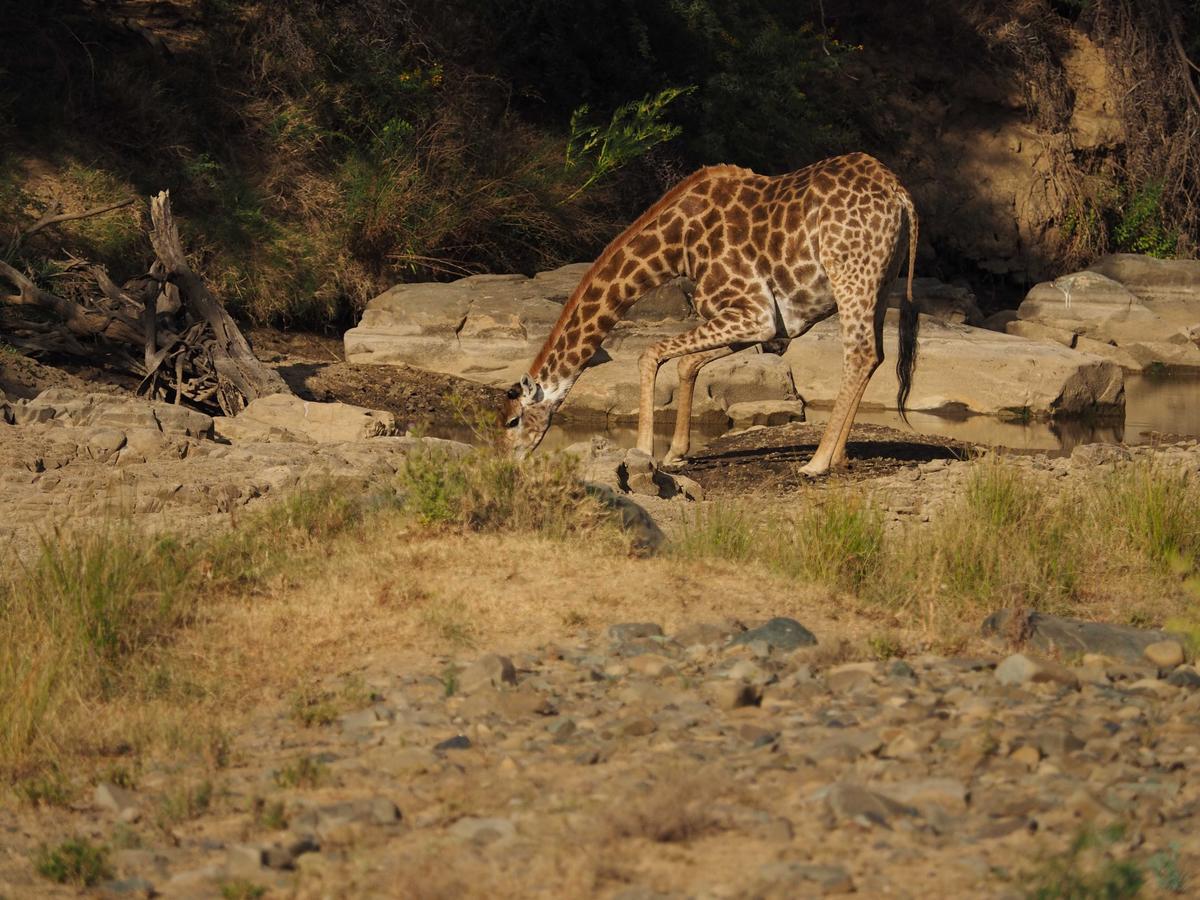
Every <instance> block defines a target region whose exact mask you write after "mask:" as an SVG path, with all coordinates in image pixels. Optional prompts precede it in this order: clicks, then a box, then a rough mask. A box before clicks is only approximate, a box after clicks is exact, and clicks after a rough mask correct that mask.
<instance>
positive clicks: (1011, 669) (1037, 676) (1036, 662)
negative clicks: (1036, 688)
mask: <svg viewBox="0 0 1200 900" xmlns="http://www.w3.org/2000/svg"><path fill="white" fill-rule="evenodd" d="M995 676H996V680H997V681H999V682H1000V683H1001V684H1007V685H1025V684H1047V683H1054V684H1060V685H1062V686H1063V687H1069V688H1073V689H1074V690H1079V679H1078V678H1076V677H1075V675H1074V673H1072V672H1071V671H1070V670H1068V669H1065V668H1063V667H1062V666H1060V665H1058V664H1056V663H1052V662H1050V661H1049V660H1044V659H1035V658H1033V657H1030V656H1026V655H1025V654H1024V653H1014V654H1013V655H1012V656H1010V657H1008V658H1007V659H1005V660H1004V661H1003V662H1002V663H1000V665H998V666H996V672H995Z"/></svg>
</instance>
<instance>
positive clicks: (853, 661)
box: [0, 333, 1200, 900]
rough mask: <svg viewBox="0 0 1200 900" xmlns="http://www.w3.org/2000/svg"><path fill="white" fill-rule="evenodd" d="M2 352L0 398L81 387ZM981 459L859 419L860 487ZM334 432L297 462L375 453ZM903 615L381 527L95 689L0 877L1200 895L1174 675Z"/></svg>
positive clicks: (898, 491) (943, 479) (1199, 678)
mask: <svg viewBox="0 0 1200 900" xmlns="http://www.w3.org/2000/svg"><path fill="white" fill-rule="evenodd" d="M255 338H256V346H257V348H258V350H259V353H260V355H262V356H263V357H264V358H265V359H267V360H269V361H272V362H274V363H275V364H277V365H279V366H280V368H281V370H282V371H284V372H285V374H286V375H288V377H289V380H290V381H291V383H292V384H293V386H294V387H295V388H296V389H297V390H298V391H307V392H308V393H309V394H310V396H311V397H312V398H313V399H322V400H323V399H338V400H345V401H347V402H353V403H358V404H362V405H367V406H373V407H377V408H384V409H390V410H393V411H395V412H397V413H398V414H399V415H400V416H401V417H402V419H404V420H405V421H418V420H419V419H420V418H421V417H426V416H427V417H430V418H431V419H433V420H435V421H436V420H437V419H438V417H441V416H444V415H446V414H447V413H448V412H450V410H451V407H450V405H449V404H448V402H447V399H446V398H447V395H448V393H449V392H450V391H451V390H453V389H455V388H456V387H457V386H456V385H452V384H450V383H449V379H443V378H439V377H434V376H428V375H424V374H420V373H412V372H409V371H405V370H392V369H382V368H375V367H371V368H369V369H367V368H366V367H351V366H347V365H345V364H344V363H342V362H341V361H340V360H339V359H338V354H337V344H336V342H330V341H323V340H320V339H311V338H306V339H295V338H288V337H284V336H269V335H264V334H262V333H260V334H256V335H255ZM322 354H324V358H323V356H322ZM0 363H2V365H0V387H3V389H4V390H5V391H6V392H8V393H9V394H10V396H16V395H17V394H16V393H15V392H16V391H17V390H18V389H19V388H20V386H21V385H22V384H24V385H25V387H24V388H23V389H25V390H29V389H32V388H33V387H36V384H31V382H36V381H37V379H38V378H40V377H43V378H47V379H57V384H58V386H60V387H65V388H68V389H70V388H78V387H80V386H86V387H87V388H88V389H90V390H95V389H96V387H95V379H94V378H92V379H89V380H88V381H86V382H85V381H82V380H80V379H78V378H77V377H74V376H65V375H61V374H50V373H46V372H40V370H39V369H37V368H36V367H32V366H30V365H29V364H28V363H26V362H23V361H19V360H15V359H11V358H4V359H0ZM39 373H40V374H39ZM22 379H23V380H22ZM107 389H108V388H106V390H107ZM113 390H117V388H113ZM474 399H477V400H480V401H488V400H489V399H492V398H491V397H490V396H489V392H485V391H478V392H477V394H476V396H475V398H474ZM19 427H21V426H12V428H13V429H17V428H19ZM0 434H4V435H6V437H5V438H4V440H5V441H12V440H15V439H16V438H15V437H14V436H13V435H14V432H12V431H8V430H5V429H0ZM816 437H817V431H816V430H815V429H812V428H809V427H805V426H788V427H785V428H776V429H767V430H763V431H752V432H748V433H744V434H742V435H738V436H730V437H727V438H724V439H721V440H719V441H717V442H714V443H713V444H712V445H711V446H710V447H709V448H707V450H706V451H705V452H704V453H702V454H700V455H699V456H698V457H697V459H696V460H694V461H693V462H692V463H691V464H690V466H689V467H688V468H687V470H686V472H687V474H689V475H690V476H691V477H692V478H694V479H696V480H697V481H700V482H701V483H702V484H703V485H704V487H705V488H706V492H707V493H709V494H710V495H712V496H717V497H720V496H736V495H746V494H747V493H750V494H757V495H758V496H761V497H764V498H767V497H771V496H776V495H779V494H786V492H787V491H788V490H790V489H791V488H792V487H793V481H792V479H793V478H794V476H793V474H792V470H793V469H794V466H795V462H796V461H797V460H798V459H800V458H803V456H804V454H805V453H806V452H807V451H808V448H810V447H812V446H814V445H815V442H816ZM380 440H387V439H380ZM265 446H268V447H270V446H271V445H265ZM966 449H967V448H964V447H961V446H958V445H954V444H952V443H949V442H946V441H942V440H937V439H933V440H924V439H918V440H913V439H912V438H910V437H906V436H901V435H898V434H897V433H895V432H888V431H887V430H886V429H861V430H858V431H856V432H855V441H854V443H853V444H852V446H851V455H852V457H853V458H854V459H855V460H856V465H855V467H854V469H852V473H851V475H850V476H849V480H854V479H859V480H862V479H866V480H868V481H870V482H871V484H873V485H875V486H877V487H878V489H879V492H880V495H881V496H882V497H883V498H884V502H885V503H886V505H887V507H888V508H889V510H891V512H892V513H893V515H898V516H912V515H916V516H926V515H930V514H934V513H935V510H934V509H933V507H930V506H927V505H924V500H923V499H922V498H926V499H927V498H928V495H929V493H930V491H931V490H932V491H934V492H935V493H939V494H945V493H948V492H951V491H953V490H954V486H955V485H956V484H958V483H959V480H961V477H962V472H963V468H962V467H963V466H966V465H969V463H962V462H958V460H957V458H958V457H960V456H962V455H963V454H964V453H965V452H966ZM233 450H235V451H236V450H237V448H236V447H235V448H233ZM191 452H193V451H191V450H189V451H188V452H186V453H184V454H183V455H182V456H181V457H180V458H179V459H177V460H175V463H174V464H175V465H179V464H187V463H189V462H191V463H192V471H195V472H201V473H203V472H210V475H211V477H212V478H219V477H225V478H228V477H230V476H229V475H228V470H229V468H230V467H231V466H234V465H235V464H236V465H241V466H244V467H246V468H245V471H246V472H252V471H256V467H257V468H261V467H262V466H263V465H264V462H263V460H262V458H260V457H255V456H252V455H251V456H248V457H245V458H244V459H243V458H241V457H238V458H237V459H232V460H231V459H224V458H222V457H221V456H220V455H219V454H218V455H217V456H216V457H214V458H212V459H210V460H209V461H208V462H204V460H205V459H206V457H205V455H204V453H200V452H199V451H196V454H197V455H196V457H195V458H194V459H193V460H189V454H190V453H191ZM306 452H311V453H312V454H318V453H319V451H317V450H311V451H306ZM338 452H339V453H340V454H341V455H340V456H338V457H337V458H336V460H333V459H332V458H326V457H320V458H319V459H318V457H317V456H314V457H313V462H312V466H315V469H314V471H318V472H319V471H326V472H327V471H328V469H329V467H330V466H331V465H341V466H345V467H349V468H351V469H352V468H353V467H355V466H360V467H366V468H364V469H363V471H366V472H368V473H369V472H371V471H375V472H378V473H383V472H385V471H386V470H388V469H389V467H390V468H392V469H394V463H393V462H388V461H387V460H384V461H382V462H381V461H380V459H377V458H376V457H370V459H368V458H367V457H364V456H362V455H361V454H360V455H359V456H355V455H354V453H352V452H350V451H348V450H345V449H343V450H340V451H338ZM355 452H358V451H355ZM364 452H365V451H364ZM1180 452H1181V453H1194V448H1189V449H1187V450H1186V451H1183V450H1181V451H1180ZM1189 458H1190V457H1189ZM389 459H390V457H389ZM239 460H240V461H239ZM322 460H324V462H322ZM364 460H367V461H366V462H364ZM371 460H374V461H373V462H371ZM110 463H111V461H109V460H108V459H107V458H103V459H96V458H94V457H92V456H90V455H87V454H76V455H75V456H73V457H71V458H70V459H69V460H67V462H66V464H65V469H66V471H67V472H68V473H69V471H70V468H71V466H76V467H80V468H82V467H86V466H102V465H109V464H110ZM318 463H320V465H318ZM114 465H115V464H114ZM138 465H146V466H152V465H153V463H152V462H146V463H144V464H143V463H139V464H138ZM280 465H282V463H281V464H280ZM371 465H375V466H376V469H374V470H372V469H370V466H371ZM1031 465H1037V466H1040V467H1041V468H1042V469H1043V470H1044V471H1045V474H1046V477H1047V478H1048V479H1053V478H1057V477H1060V476H1061V477H1068V476H1069V475H1070V474H1071V471H1072V461H1069V460H1040V461H1036V462H1035V463H1031ZM322 466H324V468H323V469H322ZM1075 468H1076V469H1078V466H1076V467H1075ZM222 470H224V472H223V474H222ZM238 471H242V470H238ZM303 471H308V469H304V470H303ZM37 475H38V473H32V474H31V475H30V477H31V478H33V479H36V477H37ZM60 475H61V473H60ZM1076 475H1078V476H1079V477H1084V476H1083V475H1080V473H1079V472H1078V471H1077V472H1076ZM144 477H147V478H148V477H150V474H146V475H145V476H144ZM201 477H209V476H204V475H202V476H201ZM238 477H242V476H240V475H239V476H238ZM298 477H299V476H298ZM956 479H959V480H956ZM60 481H61V477H60ZM301 482H302V478H301V480H300V481H288V482H287V483H286V484H283V485H281V486H282V487H287V486H288V485H291V484H295V483H301ZM268 486H269V485H268ZM191 487H192V488H193V492H195V489H196V487H197V486H196V485H192V486H191ZM266 495H267V496H270V494H269V492H267V493H266ZM671 502H672V503H674V504H675V506H676V507H679V508H682V506H683V505H684V501H671ZM661 503H662V504H666V503H667V501H661ZM151 506H153V504H151ZM911 612H912V613H913V615H911V616H909V615H907V614H906V615H904V616H901V615H898V614H896V613H894V612H887V611H885V610H882V609H878V608H876V609H871V608H863V607H861V606H855V605H852V604H846V603H845V602H844V598H842V597H840V596H839V595H837V594H836V593H833V592H830V591H828V590H825V589H818V588H815V587H805V586H799V587H798V586H797V582H796V581H794V580H790V579H785V578H782V577H780V576H778V575H775V574H772V573H770V572H769V571H767V570H765V569H762V568H758V567H755V566H745V565H736V564H732V563H721V562H694V561H687V560H682V559H676V558H671V557H669V556H667V557H660V558H649V559H641V558H635V557H631V556H628V555H620V554H614V552H613V551H612V549H611V548H609V547H606V546H603V545H601V544H600V543H597V544H596V545H592V544H591V543H589V542H575V543H567V544H564V543H563V542H559V541H551V540H547V539H542V538H537V537H530V536H514V535H476V534H443V535H432V536H431V535H429V534H428V533H423V532H420V531H413V530H411V529H409V528H408V527H407V526H405V525H403V524H402V523H390V524H388V525H387V527H386V528H382V529H381V530H380V532H379V533H377V534H373V535H371V536H370V538H369V539H367V540H364V541H361V542H360V543H357V544H354V543H349V542H347V541H340V542H338V543H337V544H336V546H331V547H321V548H314V554H313V560H312V561H311V564H310V565H308V566H307V567H305V568H304V569H303V570H302V571H299V572H297V573H295V574H294V576H293V577H290V578H289V577H284V578H281V579H280V580H279V582H278V583H277V584H271V585H269V586H267V587H266V588H264V589H263V590H262V591H261V592H260V593H259V594H257V595H256V596H255V597H253V598H247V600H246V601H245V602H242V603H238V604H233V605H230V604H225V605H223V606H221V607H220V609H219V610H217V611H214V612H213V613H212V614H211V615H210V616H208V617H207V618H203V617H202V621H200V622H198V623H197V624H196V626H195V627H194V628H192V629H190V630H189V631H188V632H187V633H186V634H185V636H184V637H183V638H182V639H181V640H182V644H181V646H180V647H178V648H177V652H178V654H179V655H180V657H182V658H185V659H187V660H188V661H189V663H188V664H189V667H190V671H191V675H190V676H189V677H190V678H191V681H190V682H189V684H191V685H192V687H191V688H189V689H188V690H187V691H185V692H184V693H183V694H182V695H181V696H186V697H187V698H188V699H187V702H182V701H180V702H178V703H176V704H174V705H173V704H171V703H166V702H159V703H157V704H150V705H147V706H146V707H145V708H137V709H126V708H122V707H121V705H120V704H119V703H100V704H99V705H98V706H97V708H96V710H95V718H94V731H95V744H96V750H95V753H96V758H95V759H82V760H80V761H79V762H78V764H77V766H76V769H75V770H72V771H69V772H67V773H66V775H67V777H68V779H69V780H71V782H72V785H73V789H72V791H71V793H70V794H69V797H68V798H67V799H66V800H65V801H64V802H61V803H59V804H50V805H41V806H38V805H32V804H30V803H29V802H27V801H20V800H17V799H15V798H12V797H9V796H5V798H4V800H3V801H2V802H0V897H4V898H24V897H37V896H77V895H78V894H79V892H80V888H79V887H78V886H75V885H71V884H56V883H54V882H52V881H50V880H47V879H46V878H45V877H42V876H40V875H39V874H37V872H36V871H35V866H34V863H33V860H34V859H36V858H37V857H38V853H39V848H41V847H49V848H53V847H56V846H58V845H59V844H60V842H62V841H64V840H67V839H71V838H75V837H78V838H82V839H85V840H86V841H88V842H89V843H90V844H91V845H92V846H97V847H103V848H105V857H104V859H105V864H104V866H103V867H102V869H101V870H98V872H97V879H96V884H95V885H93V886H91V887H89V888H88V889H87V891H89V892H93V893H99V894H100V895H105V896H119V897H136V896H166V897H234V898H237V897H247V898H248V897H260V896H266V897H314V898H316V897H404V898H410V897H411V898H452V897H455V898H456V897H484V896H486V897H489V898H496V897H548V898H549V897H553V898H561V897H591V896H597V897H605V898H621V900H650V898H685V897H686V898H691V897H695V898H785V897H787V898H791V897H817V896H844V895H857V896H863V897H926V898H927V897H1022V896H1028V895H1032V894H1033V892H1035V891H1036V890H1038V889H1047V890H1051V889H1055V890H1060V891H1065V890H1066V889H1068V888H1070V889H1073V890H1075V893H1045V894H1042V895H1040V896H1078V897H1085V896H1086V897H1090V896H1112V897H1121V896H1134V893H1112V892H1111V891H1110V893H1101V891H1102V890H1104V889H1111V888H1112V886H1113V885H1119V884H1121V883H1122V879H1123V878H1124V879H1126V881H1128V878H1129V877H1132V876H1129V873H1130V872H1133V871H1136V872H1138V873H1139V875H1140V877H1141V878H1142V879H1143V880H1144V881H1145V886H1144V887H1143V889H1142V893H1141V894H1140V896H1151V897H1154V896H1164V897H1165V896H1175V895H1178V896H1185V895H1188V894H1189V893H1191V892H1192V891H1193V890H1194V889H1195V885H1196V884H1197V883H1200V881H1198V879H1200V829H1197V828H1196V823H1197V817H1198V816H1200V778H1198V777H1197V775H1196V774H1195V766H1193V765H1192V761H1193V760H1194V758H1195V756H1196V753H1197V747H1198V738H1197V735H1198V734H1200V688H1198V687H1197V685H1200V674H1197V673H1196V670H1195V669H1194V668H1192V667H1190V666H1186V665H1184V666H1180V665H1178V664H1177V663H1178V661H1177V660H1168V659H1163V660H1161V661H1160V662H1157V663H1155V662H1151V661H1150V660H1148V659H1146V658H1144V657H1142V656H1141V655H1139V654H1137V653H1135V654H1134V655H1133V656H1132V657H1131V658H1114V657H1112V656H1107V657H1105V656H1088V655H1083V654H1079V653H1076V654H1074V655H1072V656H1071V657H1070V658H1069V659H1065V660H1063V661H1064V662H1066V663H1070V666H1069V667H1067V666H1064V665H1060V664H1055V663H1036V664H1035V663H1031V662H1029V661H1028V660H1027V659H1025V658H1024V657H1012V658H1009V650H1008V649H1006V648H1005V647H1003V646H1000V645H995V646H993V645H990V644H988V643H985V642H984V641H983V640H981V639H973V640H970V641H967V642H965V643H964V644H963V645H962V649H961V651H960V652H959V655H946V654H944V653H943V654H937V653H931V652H927V651H922V649H921V648H922V647H928V646H929V642H928V640H927V637H928V636H927V635H923V634H922V626H921V623H920V617H919V615H918V614H917V613H918V611H915V610H914V611H911ZM780 617H784V618H785V619H787V620H788V621H779V618H780ZM771 620H776V621H774V622H773V623H772V622H771ZM801 624H802V626H803V627H801ZM759 628H765V630H749V631H747V629H759ZM810 632H811V634H810ZM814 638H815V641H816V643H815V644H813V639H814ZM896 652H900V653H904V654H906V658H905V659H896V658H890V659H889V658H888V657H891V656H893V655H894V653H896ZM152 736H154V737H153V739H152ZM143 747H145V748H147V749H144V750H143V749H140V748H143ZM1080 885H1082V888H1081V887H1080ZM1089 885H1090V886H1089Z"/></svg>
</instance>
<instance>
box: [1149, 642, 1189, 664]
mask: <svg viewBox="0 0 1200 900" xmlns="http://www.w3.org/2000/svg"><path fill="white" fill-rule="evenodd" d="M1142 655H1143V656H1144V657H1146V659H1148V660H1149V661H1150V662H1151V663H1152V664H1154V665H1155V666H1157V667H1158V668H1159V669H1160V670H1163V669H1174V668H1175V667H1176V666H1181V665H1183V659H1184V656H1183V645H1182V644H1180V643H1179V641H1155V642H1154V643H1153V644H1147V645H1146V647H1145V649H1144V650H1142Z"/></svg>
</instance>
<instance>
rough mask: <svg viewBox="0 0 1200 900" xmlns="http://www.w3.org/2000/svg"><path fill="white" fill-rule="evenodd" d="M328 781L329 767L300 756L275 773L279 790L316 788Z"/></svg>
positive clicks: (316, 760)
mask: <svg viewBox="0 0 1200 900" xmlns="http://www.w3.org/2000/svg"><path fill="white" fill-rule="evenodd" d="M328 780H329V767H328V766H327V765H325V764H324V763H323V762H321V761H320V760H319V759H316V758H315V757H312V756H301V757H300V758H298V759H296V760H295V761H293V762H290V763H288V764H287V765H286V766H284V767H283V768H282V769H280V770H279V771H278V772H276V773H275V783H276V784H277V785H278V786H279V787H281V788H294V787H300V788H316V787H320V786H321V785H323V784H324V783H325V782H326V781H328Z"/></svg>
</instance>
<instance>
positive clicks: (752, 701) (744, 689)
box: [707, 681, 762, 710]
mask: <svg viewBox="0 0 1200 900" xmlns="http://www.w3.org/2000/svg"><path fill="white" fill-rule="evenodd" d="M707 688H708V695H709V697H711V698H712V701H713V703H714V704H715V705H716V707H717V709H724V710H731V709H740V708H741V707H743V706H758V705H759V704H760V703H762V688H760V687H758V686H757V685H753V684H746V683H745V682H739V681H713V682H709V683H708V685H707Z"/></svg>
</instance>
